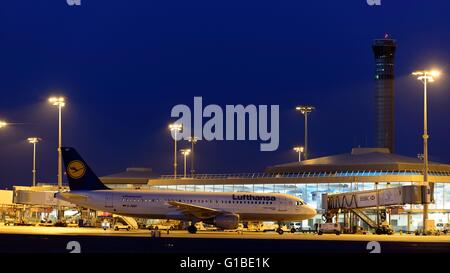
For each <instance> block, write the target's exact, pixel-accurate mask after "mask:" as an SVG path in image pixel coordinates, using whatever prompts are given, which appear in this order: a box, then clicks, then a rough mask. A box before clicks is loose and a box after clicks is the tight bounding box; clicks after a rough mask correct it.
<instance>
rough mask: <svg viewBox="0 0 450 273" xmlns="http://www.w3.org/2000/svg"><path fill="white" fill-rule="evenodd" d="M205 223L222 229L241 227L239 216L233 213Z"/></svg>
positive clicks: (218, 216)
mask: <svg viewBox="0 0 450 273" xmlns="http://www.w3.org/2000/svg"><path fill="white" fill-rule="evenodd" d="M203 222H204V223H205V224H208V225H214V226H216V227H218V228H220V229H236V228H238V227H239V215H237V214H233V213H229V214H220V215H217V216H216V217H213V218H210V219H207V220H205V221H203Z"/></svg>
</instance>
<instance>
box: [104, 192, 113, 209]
mask: <svg viewBox="0 0 450 273" xmlns="http://www.w3.org/2000/svg"><path fill="white" fill-rule="evenodd" d="M113 206H114V195H113V193H112V192H107V193H106V195H105V208H112V207H113Z"/></svg>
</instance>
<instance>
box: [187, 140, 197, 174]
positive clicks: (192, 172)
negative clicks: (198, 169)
mask: <svg viewBox="0 0 450 273" xmlns="http://www.w3.org/2000/svg"><path fill="white" fill-rule="evenodd" d="M188 140H189V142H190V143H191V152H192V156H191V176H192V177H194V175H195V169H194V146H195V144H197V141H198V138H197V137H196V136H194V137H189V139H188Z"/></svg>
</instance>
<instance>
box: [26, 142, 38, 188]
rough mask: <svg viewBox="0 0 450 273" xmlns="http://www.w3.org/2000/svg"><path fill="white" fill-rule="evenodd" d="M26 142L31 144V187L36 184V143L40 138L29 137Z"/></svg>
mask: <svg viewBox="0 0 450 273" xmlns="http://www.w3.org/2000/svg"><path fill="white" fill-rule="evenodd" d="M27 140H28V142H29V143H31V144H33V171H32V172H33V187H35V186H36V144H37V143H38V142H39V141H40V140H41V139H40V138H38V137H29V138H28V139H27Z"/></svg>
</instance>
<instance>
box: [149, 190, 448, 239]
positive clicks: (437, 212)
mask: <svg viewBox="0 0 450 273" xmlns="http://www.w3.org/2000/svg"><path fill="white" fill-rule="evenodd" d="M402 185H411V183H410V182H409V183H404V182H402V183H400V182H391V183H367V182H365V183H361V182H358V183H308V184H300V183H293V184H244V185H243V184H234V185H233V184H232V185H223V184H222V185H221V184H214V185H208V184H205V185H170V186H153V188H155V189H166V190H183V191H184V190H187V191H207V192H266V193H271V192H273V193H285V194H289V195H293V196H296V197H299V198H300V199H302V200H303V201H305V202H306V203H308V205H310V206H312V207H314V208H316V209H318V215H317V216H316V217H315V218H314V219H310V220H309V221H307V225H309V226H313V225H314V223H316V222H320V221H321V219H322V217H321V204H322V194H324V193H343V192H351V191H361V190H374V189H383V188H387V187H398V186H402ZM434 185H435V186H434V203H433V204H430V205H429V209H430V215H429V218H430V219H433V220H434V221H435V223H449V222H450V221H449V220H450V219H449V218H450V217H449V216H450V214H449V213H450V183H435V184H434ZM403 209H404V211H403V212H402V213H400V214H391V215H390V221H391V224H392V225H393V227H394V228H395V229H396V230H405V231H406V230H407V226H408V212H411V214H410V229H411V230H415V229H417V228H420V226H421V224H422V214H421V213H420V212H421V209H422V206H421V205H405V206H404V207H403Z"/></svg>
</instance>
